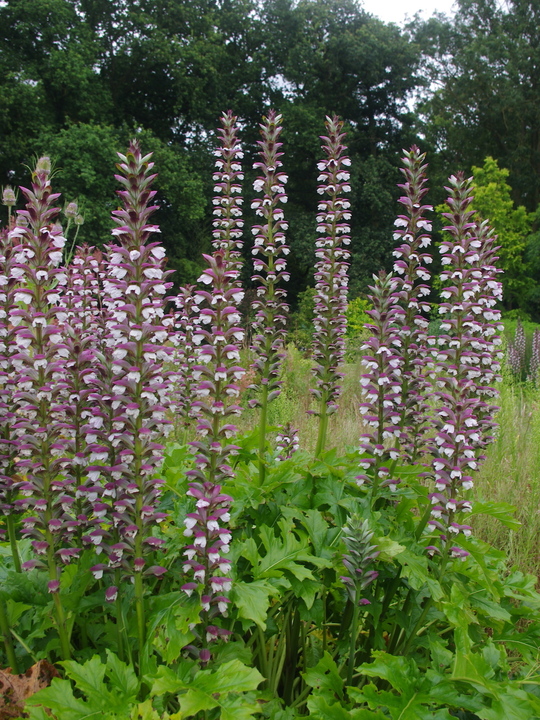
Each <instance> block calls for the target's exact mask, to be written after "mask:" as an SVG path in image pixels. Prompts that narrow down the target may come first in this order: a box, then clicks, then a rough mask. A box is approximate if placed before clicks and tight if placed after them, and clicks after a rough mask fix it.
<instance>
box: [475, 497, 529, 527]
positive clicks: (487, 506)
mask: <svg viewBox="0 0 540 720" xmlns="http://www.w3.org/2000/svg"><path fill="white" fill-rule="evenodd" d="M515 512H516V507H515V506H514V505H510V503H506V502H478V501H475V502H474V503H473V508H472V513H471V514H472V515H489V516H490V517H492V518H495V519H496V520H499V522H501V523H502V524H503V525H505V526H506V527H507V528H510V530H519V528H520V527H521V523H520V522H519V520H516V518H515V517H514V513H515Z"/></svg>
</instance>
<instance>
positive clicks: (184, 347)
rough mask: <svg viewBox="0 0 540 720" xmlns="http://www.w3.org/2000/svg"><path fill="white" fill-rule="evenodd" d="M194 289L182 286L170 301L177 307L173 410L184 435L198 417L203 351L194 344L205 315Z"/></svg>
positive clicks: (175, 317)
mask: <svg viewBox="0 0 540 720" xmlns="http://www.w3.org/2000/svg"><path fill="white" fill-rule="evenodd" d="M194 290H195V286H194V285H187V286H186V287H181V288H180V290H179V292H178V294H177V295H175V296H174V297H172V298H169V300H172V302H173V303H174V304H175V306H176V311H175V313H174V332H172V333H171V335H170V341H171V343H172V344H173V345H174V355H173V357H172V362H173V365H174V369H175V370H174V372H175V375H174V378H175V395H174V401H173V403H171V409H172V408H173V407H174V411H175V417H176V419H177V422H179V423H180V425H181V427H182V429H183V431H184V432H187V430H188V428H189V427H190V425H191V424H192V421H193V418H194V417H195V415H196V413H195V412H194V408H193V407H192V404H191V403H192V401H193V395H194V392H195V387H196V386H197V380H196V379H195V377H194V376H193V366H194V365H196V364H197V362H198V360H197V356H198V352H199V348H198V347H197V346H196V345H195V344H194V342H193V334H194V333H195V332H196V331H197V328H198V326H199V324H200V322H201V316H200V314H199V310H200V308H199V305H198V304H197V302H196V299H197V298H196V296H195V292H194Z"/></svg>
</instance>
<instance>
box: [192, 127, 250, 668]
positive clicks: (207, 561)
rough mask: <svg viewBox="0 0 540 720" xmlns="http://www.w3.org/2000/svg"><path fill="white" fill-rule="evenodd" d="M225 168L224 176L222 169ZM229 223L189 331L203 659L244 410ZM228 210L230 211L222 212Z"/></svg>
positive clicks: (222, 152)
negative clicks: (227, 485)
mask: <svg viewBox="0 0 540 720" xmlns="http://www.w3.org/2000/svg"><path fill="white" fill-rule="evenodd" d="M234 120H235V118H233V117H232V116H231V114H230V113H229V114H228V115H227V116H224V118H222V122H223V125H224V130H223V131H222V132H221V146H220V148H218V149H217V150H216V151H215V155H216V156H217V157H218V158H220V160H218V163H220V164H218V173H216V175H217V176H218V177H217V178H216V175H214V181H215V182H217V181H218V180H220V181H222V182H221V183H218V182H217V185H216V188H220V189H221V191H222V194H221V195H220V201H221V207H223V208H234V207H235V206H236V205H235V202H234V201H233V200H234V199H237V198H235V195H238V194H239V186H237V185H235V180H236V179H239V176H238V173H239V172H240V166H239V163H238V158H239V157H240V156H241V151H240V148H239V145H238V141H237V139H236V128H235V126H234ZM225 175H227V176H228V177H225ZM224 217H225V219H226V220H227V224H226V225H223V226H221V230H220V234H219V239H218V240H216V241H215V242H218V243H219V249H217V250H216V251H215V252H214V254H213V255H211V256H210V255H204V256H203V257H204V258H205V260H206V262H207V267H206V269H205V270H204V272H203V273H202V275H201V277H200V278H199V281H200V282H201V283H203V285H205V286H206V287H207V288H208V289H207V290H203V289H200V290H196V291H195V293H194V302H195V305H196V306H197V307H199V308H200V310H199V316H200V323H199V324H198V325H197V326H196V327H195V328H194V330H193V333H192V340H193V343H194V344H195V345H196V346H198V350H197V364H196V365H195V366H194V367H193V369H192V374H193V378H194V380H196V381H198V385H197V387H196V388H195V390H194V395H195V397H197V398H198V399H197V400H196V401H195V402H194V403H193V405H194V407H195V410H196V413H197V419H198V426H197V431H198V436H199V437H198V439H197V440H196V441H195V442H192V443H190V445H191V447H192V450H193V451H194V453H195V469H194V470H190V471H188V472H187V473H186V474H187V476H188V477H189V478H190V479H191V480H193V482H191V483H190V486H189V490H188V493H187V494H188V495H189V496H191V497H192V498H194V499H195V501H196V502H195V512H192V513H189V514H188V515H187V517H186V519H185V525H186V529H185V532H184V534H185V535H186V537H190V538H193V542H192V544H191V545H188V546H187V547H186V548H185V551H184V555H185V558H186V560H185V562H184V572H185V573H186V574H188V578H189V580H188V582H187V583H185V584H184V585H183V586H182V589H183V591H184V592H185V593H186V594H187V595H191V594H192V593H193V592H194V591H197V592H198V593H199V594H200V600H201V604H202V611H201V615H200V620H201V622H200V624H199V625H198V626H197V627H196V628H194V633H195V635H196V636H197V637H198V647H195V648H193V647H192V649H194V650H195V651H196V653H197V655H198V657H199V659H200V661H201V662H202V663H207V662H208V661H209V660H210V657H211V651H210V649H209V645H210V644H211V643H212V642H213V641H215V640H217V639H218V638H227V637H228V636H229V635H230V631H229V630H227V629H225V628H221V627H219V626H218V625H216V624H215V623H216V621H217V620H216V618H218V617H219V616H220V615H226V612H227V605H228V603H229V600H228V598H227V593H228V591H229V589H230V587H231V582H232V581H231V579H230V578H229V577H227V574H228V572H229V570H230V561H229V560H227V559H226V558H225V557H224V555H226V554H227V552H228V551H229V543H230V539H231V533H230V530H229V529H228V528H227V527H226V524H227V523H228V522H229V519H230V514H229V508H230V505H231V502H232V498H231V497H229V496H228V495H225V494H223V493H222V492H221V485H222V484H223V483H224V482H227V481H230V479H231V478H233V477H234V472H233V469H232V467H231V465H230V457H231V456H233V455H235V454H236V453H237V452H238V447H237V446H236V445H232V444H231V443H230V440H231V438H233V437H234V436H235V435H236V433H237V431H238V428H237V427H236V426H235V425H234V424H232V423H231V420H232V419H233V418H234V417H236V416H237V415H239V414H240V413H241V408H240V407H239V405H238V404H237V399H238V397H239V395H240V388H239V386H238V382H239V380H241V379H242V377H243V375H244V372H245V371H244V370H243V368H241V367H239V365H238V362H239V361H240V352H239V346H238V344H239V343H241V342H243V339H244V331H243V330H242V328H240V327H239V323H240V314H239V312H238V304H239V303H240V302H241V301H242V299H243V297H244V291H243V290H242V289H241V287H240V286H239V280H238V274H239V257H238V253H237V250H233V248H238V243H239V233H240V230H239V226H238V225H237V222H238V220H237V219H235V218H238V217H239V216H238V215H233V216H227V215H226V214H225V216H224ZM227 218H228V219H227Z"/></svg>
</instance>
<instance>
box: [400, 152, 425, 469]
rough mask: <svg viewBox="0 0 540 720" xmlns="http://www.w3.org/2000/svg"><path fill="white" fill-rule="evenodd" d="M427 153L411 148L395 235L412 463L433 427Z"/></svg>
mask: <svg viewBox="0 0 540 720" xmlns="http://www.w3.org/2000/svg"><path fill="white" fill-rule="evenodd" d="M425 159H426V156H425V153H421V152H420V150H419V148H418V147H417V146H416V145H413V146H412V147H411V149H410V150H409V151H408V152H407V151H405V156H404V157H403V159H402V162H403V167H402V168H401V172H402V173H403V175H404V177H405V182H404V183H403V184H401V185H399V186H398V187H399V188H401V190H403V192H404V195H402V196H401V197H400V198H399V200H398V202H399V203H400V204H401V205H402V206H403V214H402V215H399V216H398V217H397V219H396V221H395V223H394V225H395V231H394V240H397V241H398V242H399V241H401V243H402V244H401V245H399V246H398V247H397V248H396V249H395V250H394V252H393V255H394V257H395V258H396V260H395V261H394V279H395V282H396V285H397V290H396V297H397V299H398V301H399V307H398V309H397V313H396V323H397V326H398V335H399V339H400V341H401V346H400V354H401V358H402V365H401V376H402V389H401V405H400V408H399V411H400V414H401V417H400V421H399V426H400V430H401V432H400V436H399V438H397V441H396V446H395V447H396V448H399V451H400V455H401V459H402V460H403V461H404V462H406V463H408V462H412V463H414V462H416V460H417V459H418V458H420V457H422V456H423V455H424V453H425V451H426V447H425V444H426V437H425V436H426V433H427V432H428V431H429V429H430V427H431V425H430V422H429V409H428V405H427V403H426V397H427V396H428V395H429V388H430V385H431V383H430V381H429V379H428V378H427V377H426V358H427V349H426V345H427V328H428V320H427V318H426V313H428V312H429V309H430V305H429V303H428V302H427V301H426V299H425V298H426V296H427V295H429V293H430V287H429V285H427V284H426V283H428V282H429V280H430V278H431V273H430V272H429V270H428V269H427V268H426V265H429V264H430V263H431V262H432V257H431V255H430V253H429V252H426V248H429V246H430V244H431V237H430V235H429V233H430V231H431V222H430V221H429V220H428V219H427V218H426V217H425V213H426V212H428V211H431V210H433V208H432V206H431V205H426V204H425V203H424V198H425V195H426V194H427V192H428V188H427V187H426V183H427V177H426V169H427V165H426V164H425ZM395 462H396V460H394V465H395Z"/></svg>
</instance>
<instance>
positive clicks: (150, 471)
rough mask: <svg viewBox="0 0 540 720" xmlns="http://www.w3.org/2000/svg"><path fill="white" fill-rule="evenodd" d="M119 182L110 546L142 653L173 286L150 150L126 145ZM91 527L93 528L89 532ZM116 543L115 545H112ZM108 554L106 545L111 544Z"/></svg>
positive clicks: (111, 290)
mask: <svg viewBox="0 0 540 720" xmlns="http://www.w3.org/2000/svg"><path fill="white" fill-rule="evenodd" d="M118 156H119V158H120V162H119V163H118V164H117V168H118V170H119V174H118V175H116V176H115V177H116V179H117V180H118V182H119V183H120V184H121V185H122V186H123V189H122V190H118V191H117V194H118V195H119V197H120V198H121V200H122V203H123V206H124V207H123V208H122V209H120V210H115V211H113V213H112V216H113V221H114V222H115V223H116V225H117V227H116V228H115V229H114V230H113V231H112V234H113V235H114V236H115V238H116V240H117V241H118V243H119V244H118V245H111V246H109V248H108V261H109V273H108V274H109V279H108V280H107V281H106V283H105V292H106V295H107V296H108V309H109V313H110V318H109V319H108V330H109V336H110V341H111V344H110V346H109V351H110V353H111V354H112V356H113V358H114V365H115V366H116V367H115V369H114V372H115V374H116V379H115V381H114V384H113V387H112V395H113V408H114V407H116V409H117V411H118V414H117V415H116V416H115V417H114V420H113V430H114V432H113V435H114V444H115V445H116V452H117V462H118V467H117V468H115V469H114V470H113V471H112V472H113V473H114V477H115V478H116V488H115V492H114V498H113V506H114V513H113V521H114V525H115V526H116V528H117V530H118V531H119V533H120V536H121V541H122V543H123V544H124V548H123V552H122V559H121V561H120V562H119V563H117V558H118V554H117V553H116V552H115V550H116V549H115V548H112V559H113V560H112V566H113V567H115V566H116V565H117V564H120V565H121V566H123V567H125V568H126V569H128V568H129V570H128V572H129V573H130V574H131V575H132V576H133V577H134V583H135V604H136V611H137V625H138V641H139V649H140V652H141V653H142V648H143V646H144V640H145V628H146V623H145V617H144V586H143V576H147V575H156V574H158V575H159V574H160V573H162V572H163V571H164V569H163V568H160V567H159V566H155V565H150V566H149V563H148V558H147V555H148V543H147V542H146V541H147V540H148V539H149V537H150V536H151V531H152V526H153V525H154V524H155V523H156V522H160V521H161V520H163V517H164V515H163V513H160V512H157V502H158V499H159V496H160V494H161V489H162V486H163V480H161V479H158V478H157V477H156V475H157V473H158V471H159V468H160V466H161V463H162V460H163V446H162V445H161V444H160V440H161V438H162V437H163V436H164V435H166V434H168V432H169V431H170V430H171V429H172V425H171V423H170V421H169V420H167V419H166V418H165V412H166V406H167V403H168V398H169V396H170V394H171V391H172V384H171V381H170V378H169V375H168V373H167V372H166V371H165V369H164V363H165V362H166V361H167V360H168V359H169V355H170V353H171V352H172V349H171V348H169V347H168V346H167V345H166V344H165V341H166V340H167V338H168V334H169V328H168V323H169V318H167V317H166V316H165V314H164V309H163V305H164V297H165V294H166V292H167V290H168V289H169V288H170V287H171V283H168V282H166V277H167V276H168V275H169V274H170V271H166V270H165V269H164V258H165V250H164V249H163V247H162V245H161V244H159V243H158V242H151V237H152V235H153V234H155V233H157V232H159V228H158V227H157V226H156V225H154V224H151V223H150V222H149V218H150V216H151V215H152V213H153V212H154V211H155V210H156V209H157V206H155V205H152V204H151V203H152V200H153V199H154V196H155V194H156V191H155V190H151V189H150V188H151V185H152V183H153V181H154V179H155V178H156V175H155V174H153V173H152V169H153V166H154V163H153V162H151V160H150V158H151V154H150V155H143V154H142V153H141V149H140V146H139V144H138V142H135V141H133V142H131V144H130V146H129V148H128V151H127V153H126V154H125V155H122V154H120V153H119V154H118ZM94 532H96V531H94ZM114 545H117V543H114ZM109 553H111V547H109Z"/></svg>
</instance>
